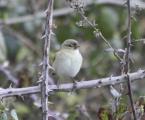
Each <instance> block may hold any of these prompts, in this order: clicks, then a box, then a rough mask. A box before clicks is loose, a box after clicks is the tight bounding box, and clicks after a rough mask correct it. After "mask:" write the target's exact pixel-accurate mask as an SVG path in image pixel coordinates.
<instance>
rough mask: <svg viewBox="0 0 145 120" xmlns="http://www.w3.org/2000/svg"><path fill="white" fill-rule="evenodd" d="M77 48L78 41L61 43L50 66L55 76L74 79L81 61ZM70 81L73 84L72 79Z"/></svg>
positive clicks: (72, 40)
mask: <svg viewBox="0 0 145 120" xmlns="http://www.w3.org/2000/svg"><path fill="white" fill-rule="evenodd" d="M79 47H80V45H79V43H78V41H76V40H74V39H68V40H65V41H64V42H63V43H62V45H61V48H60V50H59V51H58V52H57V53H56V57H55V60H54V63H53V65H52V67H53V68H54V70H55V73H56V75H58V76H63V77H69V78H74V77H75V76H76V75H77V74H78V72H79V71H80V68H81V65H82V61H83V58H82V55H81V53H80V52H79ZM72 80H73V82H74V83H75V81H74V79H72Z"/></svg>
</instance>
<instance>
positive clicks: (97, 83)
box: [0, 70, 145, 98]
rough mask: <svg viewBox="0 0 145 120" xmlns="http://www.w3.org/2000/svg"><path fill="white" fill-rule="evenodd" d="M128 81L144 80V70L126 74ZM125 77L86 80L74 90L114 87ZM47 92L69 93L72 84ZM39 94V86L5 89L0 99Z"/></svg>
mask: <svg viewBox="0 0 145 120" xmlns="http://www.w3.org/2000/svg"><path fill="white" fill-rule="evenodd" d="M128 76H129V78H130V81H131V82H133V81H135V80H142V79H143V78H145V70H138V71H137V72H134V73H128ZM126 77H127V75H125V74H124V75H121V76H115V77H112V76H111V77H107V78H100V79H94V80H87V81H81V82H77V84H76V89H89V88H95V89H96V88H100V87H103V86H108V85H116V84H120V83H123V82H126ZM48 88H49V90H51V91H53V92H70V91H71V90H72V89H73V83H66V84H60V85H59V88H58V87H57V86H56V85H48ZM40 92H41V87H40V86H33V87H26V88H7V89H2V88H1V89H0V98H2V97H8V96H14V95H25V94H36V93H40Z"/></svg>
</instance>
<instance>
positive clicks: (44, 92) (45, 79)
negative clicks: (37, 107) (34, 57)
mask: <svg viewBox="0 0 145 120" xmlns="http://www.w3.org/2000/svg"><path fill="white" fill-rule="evenodd" d="M46 14H47V16H46V24H45V38H44V50H43V68H42V83H41V103H42V114H43V115H42V119H43V120H48V117H49V113H48V95H49V94H48V92H49V90H48V89H49V88H48V83H49V81H50V76H49V74H48V73H49V50H50V40H51V34H52V19H53V16H52V15H53V0H48V7H47V12H46Z"/></svg>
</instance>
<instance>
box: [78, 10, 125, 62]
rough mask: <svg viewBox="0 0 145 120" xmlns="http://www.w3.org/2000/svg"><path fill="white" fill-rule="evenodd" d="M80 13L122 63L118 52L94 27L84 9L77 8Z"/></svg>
mask: <svg viewBox="0 0 145 120" xmlns="http://www.w3.org/2000/svg"><path fill="white" fill-rule="evenodd" d="M77 11H78V13H79V14H80V15H81V17H82V18H83V19H84V20H85V21H86V22H87V23H88V24H89V25H90V26H91V27H92V28H93V29H94V32H96V33H95V34H97V36H99V37H101V38H102V40H104V42H105V43H106V44H107V45H108V46H109V47H110V48H112V49H113V50H114V56H115V57H116V58H117V60H119V61H120V62H121V61H122V59H121V58H120V56H119V55H118V52H117V50H116V49H115V48H114V47H113V46H112V45H111V44H110V43H109V42H108V41H107V40H106V38H105V37H104V36H103V35H102V33H101V32H100V31H99V29H97V28H96V26H94V25H93V24H92V22H91V21H89V19H88V18H87V17H86V16H85V14H84V11H83V9H82V8H77Z"/></svg>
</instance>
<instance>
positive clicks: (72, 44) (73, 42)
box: [61, 39, 80, 50]
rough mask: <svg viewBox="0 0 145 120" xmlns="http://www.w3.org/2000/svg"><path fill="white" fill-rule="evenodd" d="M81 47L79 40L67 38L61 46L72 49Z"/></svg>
mask: <svg viewBox="0 0 145 120" xmlns="http://www.w3.org/2000/svg"><path fill="white" fill-rule="evenodd" d="M79 47H80V45H79V43H78V41H76V40H74V39H68V40H65V41H64V42H63V43H62V46H61V48H64V49H70V50H76V49H78V48H79Z"/></svg>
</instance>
